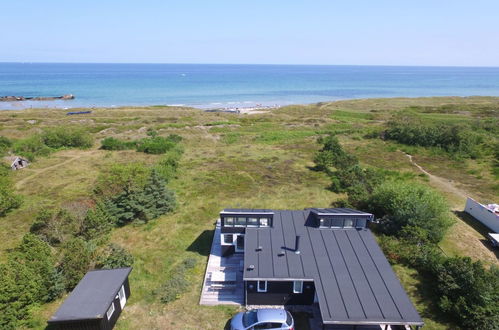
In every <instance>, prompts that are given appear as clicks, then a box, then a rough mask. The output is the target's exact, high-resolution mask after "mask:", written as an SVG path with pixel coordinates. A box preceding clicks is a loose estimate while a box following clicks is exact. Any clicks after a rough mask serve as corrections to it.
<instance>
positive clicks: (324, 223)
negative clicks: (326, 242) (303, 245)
mask: <svg viewBox="0 0 499 330" xmlns="http://www.w3.org/2000/svg"><path fill="white" fill-rule="evenodd" d="M330 226H331V220H330V219H327V218H320V219H319V227H320V228H329V227H330Z"/></svg>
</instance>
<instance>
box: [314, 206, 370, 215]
mask: <svg viewBox="0 0 499 330" xmlns="http://www.w3.org/2000/svg"><path fill="white" fill-rule="evenodd" d="M306 210H310V211H311V212H313V213H315V214H320V215H329V214H330V215H338V214H348V215H371V214H370V213H366V212H362V211H357V210H352V209H349V208H346V207H338V208H334V209H331V208H310V209H306Z"/></svg>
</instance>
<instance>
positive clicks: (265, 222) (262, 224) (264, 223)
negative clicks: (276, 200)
mask: <svg viewBox="0 0 499 330" xmlns="http://www.w3.org/2000/svg"><path fill="white" fill-rule="evenodd" d="M268 226H269V218H260V227H268Z"/></svg>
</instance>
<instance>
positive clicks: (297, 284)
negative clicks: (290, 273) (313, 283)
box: [293, 281, 303, 293]
mask: <svg viewBox="0 0 499 330" xmlns="http://www.w3.org/2000/svg"><path fill="white" fill-rule="evenodd" d="M302 292H303V281H293V293H302Z"/></svg>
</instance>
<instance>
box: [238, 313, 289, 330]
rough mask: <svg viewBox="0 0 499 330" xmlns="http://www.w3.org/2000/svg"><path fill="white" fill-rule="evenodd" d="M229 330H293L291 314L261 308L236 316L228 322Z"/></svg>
mask: <svg viewBox="0 0 499 330" xmlns="http://www.w3.org/2000/svg"><path fill="white" fill-rule="evenodd" d="M230 329H231V330H253V329H254V330H258V329H281V330H282V329H284V330H293V329H294V321H293V317H292V316H291V314H290V313H289V312H288V311H286V310H284V309H277V308H262V309H253V310H250V311H247V312H241V313H238V314H236V315H235V316H234V317H233V318H232V320H231V322H230Z"/></svg>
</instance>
